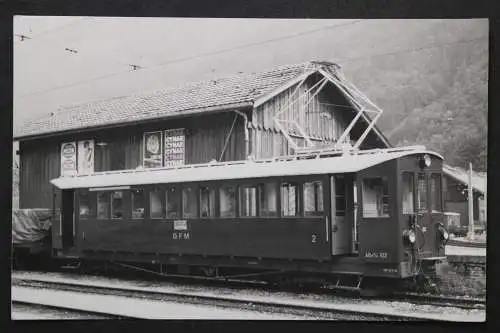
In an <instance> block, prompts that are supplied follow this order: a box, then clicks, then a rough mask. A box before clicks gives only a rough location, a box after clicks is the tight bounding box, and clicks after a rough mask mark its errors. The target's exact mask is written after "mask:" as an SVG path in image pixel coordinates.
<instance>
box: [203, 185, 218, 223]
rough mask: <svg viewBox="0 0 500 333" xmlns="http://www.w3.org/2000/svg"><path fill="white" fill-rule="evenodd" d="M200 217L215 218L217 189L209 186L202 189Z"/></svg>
mask: <svg viewBox="0 0 500 333" xmlns="http://www.w3.org/2000/svg"><path fill="white" fill-rule="evenodd" d="M200 206H201V207H200V216H201V217H214V216H215V189H214V188H212V187H208V186H202V187H201V188H200Z"/></svg>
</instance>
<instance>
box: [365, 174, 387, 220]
mask: <svg viewBox="0 0 500 333" xmlns="http://www.w3.org/2000/svg"><path fill="white" fill-rule="evenodd" d="M362 193H363V197H362V200H363V217H388V216H389V186H388V183H387V180H386V179H384V178H365V179H363V190H362Z"/></svg>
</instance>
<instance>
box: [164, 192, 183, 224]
mask: <svg viewBox="0 0 500 333" xmlns="http://www.w3.org/2000/svg"><path fill="white" fill-rule="evenodd" d="M165 201H166V203H167V219H178V218H180V217H181V213H180V211H181V197H180V195H179V191H178V189H177V188H176V187H169V188H168V189H167V191H166V192H165Z"/></svg>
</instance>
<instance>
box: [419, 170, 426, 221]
mask: <svg viewBox="0 0 500 333" xmlns="http://www.w3.org/2000/svg"><path fill="white" fill-rule="evenodd" d="M417 209H418V211H419V212H425V211H426V210H427V182H426V179H425V174H424V173H419V174H418V182H417Z"/></svg>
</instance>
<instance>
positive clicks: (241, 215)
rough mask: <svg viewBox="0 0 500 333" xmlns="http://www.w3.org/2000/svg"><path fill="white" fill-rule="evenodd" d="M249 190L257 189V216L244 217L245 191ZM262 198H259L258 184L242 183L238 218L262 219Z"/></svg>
mask: <svg viewBox="0 0 500 333" xmlns="http://www.w3.org/2000/svg"><path fill="white" fill-rule="evenodd" d="M247 188H253V189H255V199H254V200H255V215H251V216H243V202H242V200H243V199H244V196H243V191H244V190H245V189H247ZM259 201H260V198H259V185H258V183H257V182H245V183H242V184H240V185H239V186H238V203H239V204H238V217H240V218H244V219H252V218H257V217H260V215H259V213H260V202H259Z"/></svg>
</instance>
